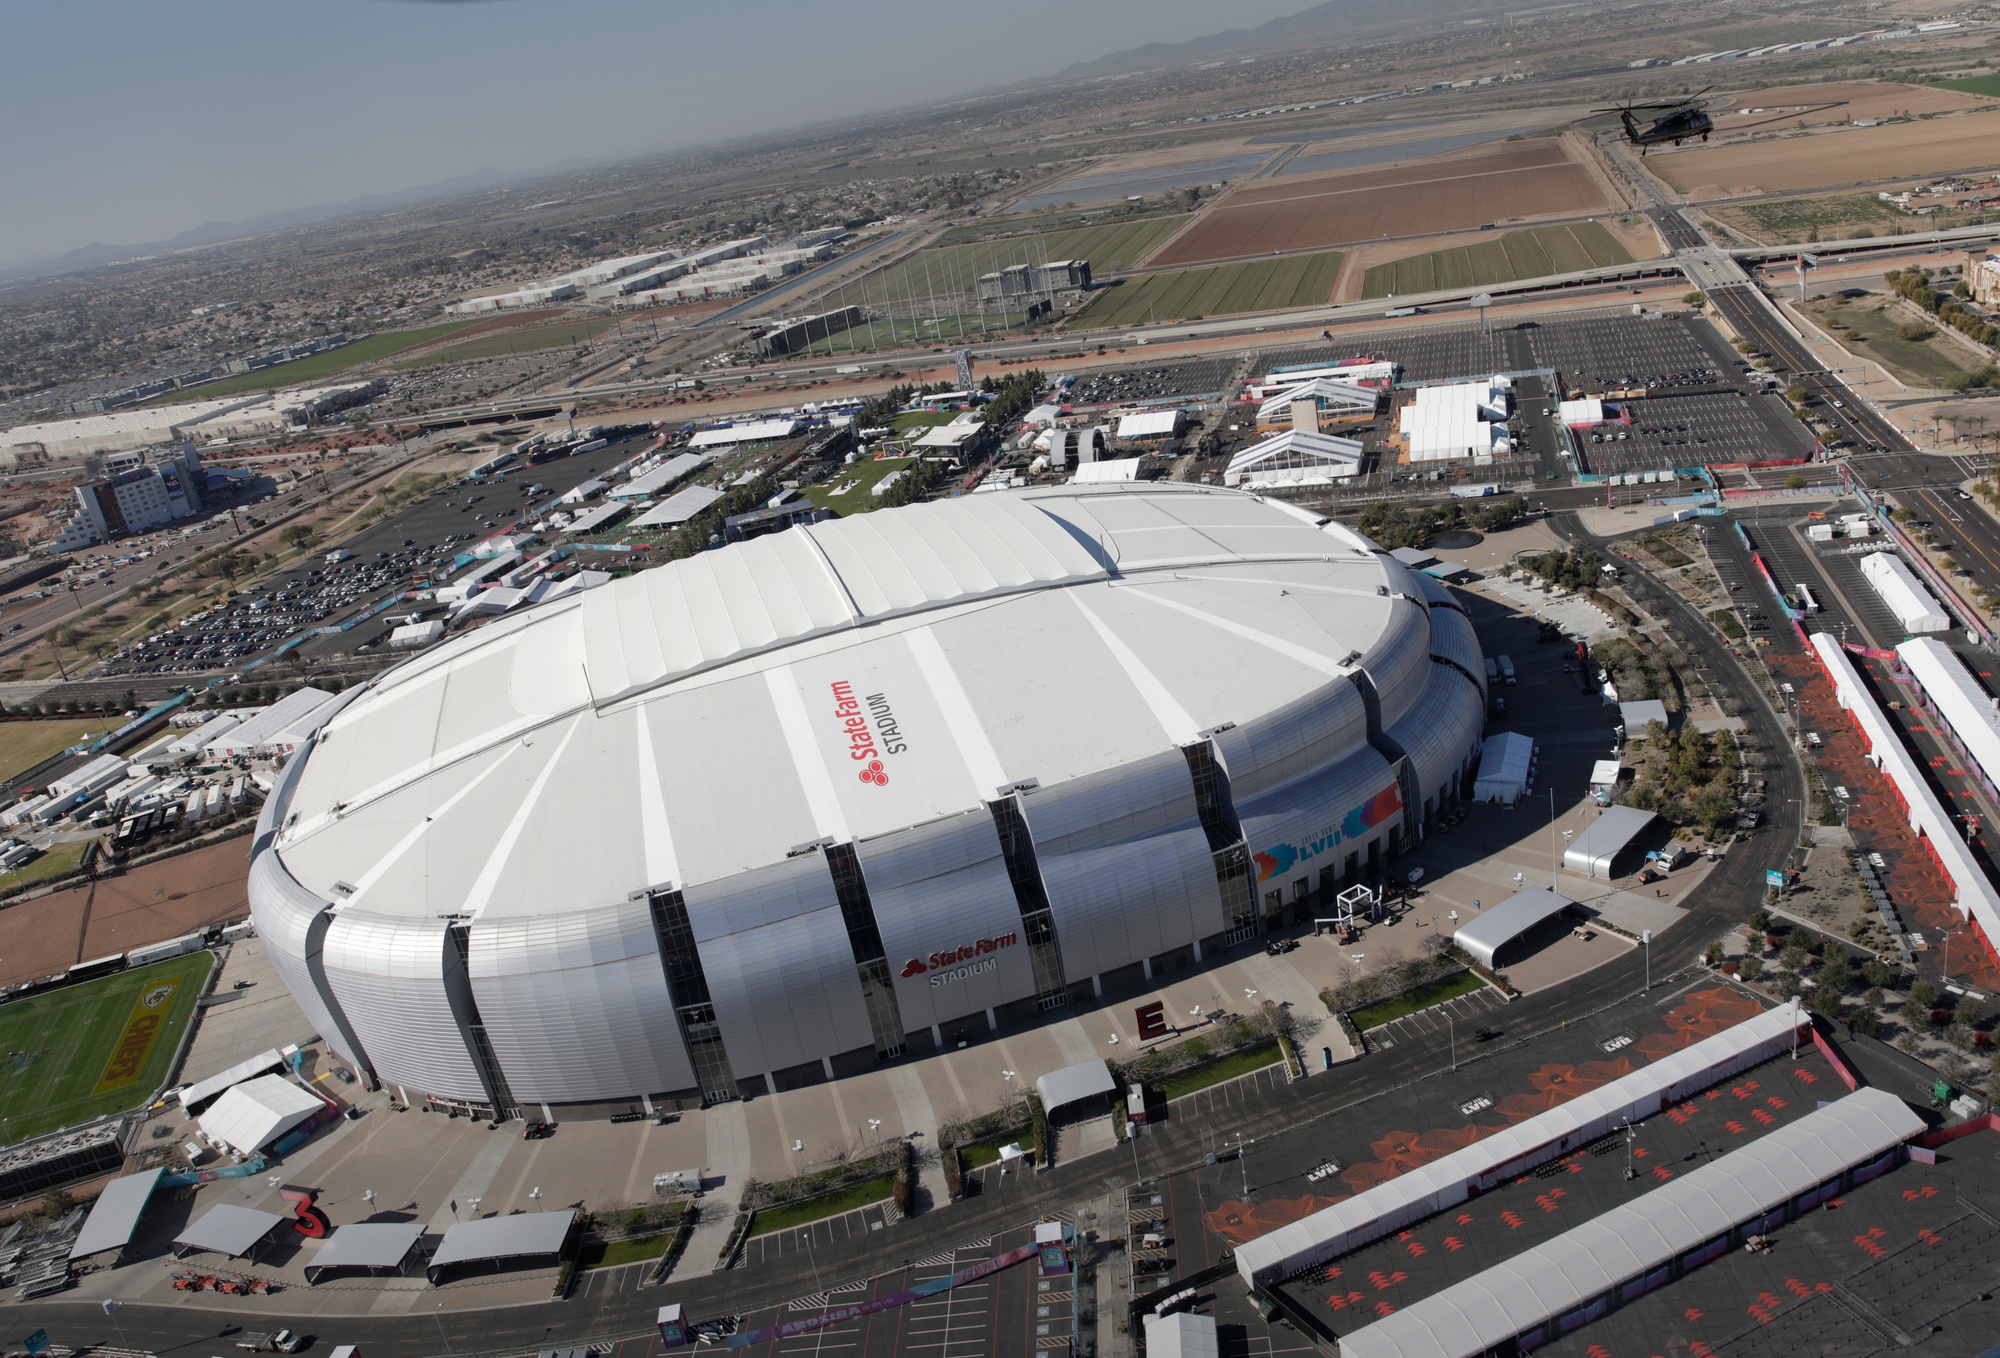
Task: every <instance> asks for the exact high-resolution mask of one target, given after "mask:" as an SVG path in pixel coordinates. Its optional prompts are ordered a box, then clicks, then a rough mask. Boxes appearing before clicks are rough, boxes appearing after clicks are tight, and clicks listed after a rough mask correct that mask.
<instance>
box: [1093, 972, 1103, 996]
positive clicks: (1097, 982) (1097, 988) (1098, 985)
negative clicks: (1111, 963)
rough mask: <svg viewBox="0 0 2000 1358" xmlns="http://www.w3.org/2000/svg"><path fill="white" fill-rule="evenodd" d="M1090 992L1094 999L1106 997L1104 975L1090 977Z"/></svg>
mask: <svg viewBox="0 0 2000 1358" xmlns="http://www.w3.org/2000/svg"><path fill="white" fill-rule="evenodd" d="M1090 994H1091V998H1093V999H1099V1000H1101V999H1103V998H1104V978H1103V977H1102V976H1093V977H1091V978H1090Z"/></svg>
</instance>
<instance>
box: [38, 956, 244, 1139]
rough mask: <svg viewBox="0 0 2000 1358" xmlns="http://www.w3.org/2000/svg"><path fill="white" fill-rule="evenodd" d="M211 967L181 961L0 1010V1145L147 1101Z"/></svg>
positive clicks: (210, 960) (206, 961)
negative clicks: (0, 1143)
mask: <svg viewBox="0 0 2000 1358" xmlns="http://www.w3.org/2000/svg"><path fill="white" fill-rule="evenodd" d="M214 965H215V957H214V955H213V954H211V953H206V952H198V953H190V954H189V955H188V956H186V957H176V958H174V959H173V960H172V961H168V962H155V963H154V964H153V965H151V966H149V967H140V968H138V969H136V970H134V971H127V972H121V973H119V974H118V975H116V976H107V977H105V978H103V979H102V980H97V981H89V982H86V983H85V984H83V985H76V986H70V987H69V988H68V989H66V990H55V991H50V992H48V993H47V994H43V995H35V996H31V997H29V998H27V999H22V1000H14V1001H11V1002H9V1003H7V1004H4V1005H0V1142H7V1143H12V1142H15V1141H19V1140H21V1139H22V1138H23V1137H29V1136H34V1135H37V1134H38V1133H41V1132H48V1131H54V1130H55V1129H56V1128H58V1127H67V1126H69V1125H71V1124H73V1123H78V1122H85V1121H88V1120H89V1119H91V1118H94V1117H102V1116H103V1115H104V1114H106V1113H116V1112H119V1111H120V1110H122V1109H126V1108H131V1107H133V1106H135V1105H137V1104H139V1103H142V1102H144V1101H145V1100H146V1099H149V1098H151V1097H152V1096H153V1093H154V1091H155V1090H157V1089H158V1088H159V1087H160V1085H161V1083H162V1082H164V1081H165V1079H166V1078H167V1070H168V1067H169V1066H170V1065H171V1064H172V1063H173V1059H174V1053H175V1051H177V1050H178V1049H179V1047H180V1042H181V1036H182V1034H183V1033H185V1032H186V1031H187V1025H188V1020H189V1019H190V1018H191V1017H192V1016H193V1014H194V1009H195V1001H197V1000H198V999H200V998H201V993H202V988H203V987H204V986H205V985H207V983H208V973H209V968H211V967H212V966H214Z"/></svg>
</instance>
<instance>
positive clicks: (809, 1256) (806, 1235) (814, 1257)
mask: <svg viewBox="0 0 2000 1358" xmlns="http://www.w3.org/2000/svg"><path fill="white" fill-rule="evenodd" d="M799 1239H801V1240H803V1241H805V1242H806V1260H807V1262H809V1263H810V1264H811V1265H812V1271H813V1291H815V1292H818V1291H820V1290H821V1288H820V1285H819V1253H818V1251H816V1250H814V1249H813V1238H812V1232H811V1231H800V1232H799Z"/></svg>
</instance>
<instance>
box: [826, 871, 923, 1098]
mask: <svg viewBox="0 0 2000 1358" xmlns="http://www.w3.org/2000/svg"><path fill="white" fill-rule="evenodd" d="M826 867H827V871H828V872H830V873H832V874H833V894H834V895H835V896H836V897H837V898H838V899H839V901H840V917H841V919H842V920H844V921H845V922H846V924H847V942H848V946H849V947H851V948H853V949H854V969H855V971H856V972H857V973H858V974H859V975H860V977H861V998H862V1002H863V1003H864V1004H865V1005H866V1006H867V1009H868V1029H869V1031H870V1032H871V1033H873V1034H874V1036H875V1054H876V1056H878V1057H879V1058H881V1059H882V1060H884V1061H887V1060H889V1059H890V1058H892V1057H897V1056H901V1055H902V1054H903V1031H904V1029H903V1011H902V1009H901V1008H900V1007H899V1006H898V1005H897V1003H896V988H895V983H894V982H893V981H891V980H890V978H889V955H888V953H887V952H886V951H884V949H883V947H882V930H881V929H880V927H878V926H877V925H876V923H875V904H874V902H873V901H871V900H869V899H868V882H867V879H866V878H864V877H863V876H862V875H861V860H860V859H859V858H858V857H856V856H855V853H854V846H853V845H852V844H829V845H827V846H826Z"/></svg>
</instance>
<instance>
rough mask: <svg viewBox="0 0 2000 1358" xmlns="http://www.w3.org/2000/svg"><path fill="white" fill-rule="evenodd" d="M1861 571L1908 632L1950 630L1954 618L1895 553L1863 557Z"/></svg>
mask: <svg viewBox="0 0 2000 1358" xmlns="http://www.w3.org/2000/svg"><path fill="white" fill-rule="evenodd" d="M1861 573H1862V574H1863V575H1865V576H1867V577H1868V583H1869V584H1871V585H1873V586H1874V587H1875V592H1876V593H1877V594H1879V595H1881V596H1882V602H1883V603H1885V604H1887V605H1889V608H1890V611H1891V612H1893V613H1894V614H1895V615H1896V620H1897V621H1898V622H1900V623H1902V624H1903V630H1904V631H1906V632H1917V633H1923V632H1949V631H1950V630H1951V618H1950V617H1949V616H1948V615H1947V614H1946V613H1945V611H1944V610H1943V609H1942V608H1940V607H1938V605H1937V602H1936V601H1935V600H1933V599H1932V598H1931V596H1930V594H1929V592H1928V591H1926V590H1925V589H1924V587H1923V586H1922V585H1921V584H1919V583H1918V582H1917V577H1916V576H1914V575H1912V574H1911V573H1910V568H1909V567H1908V566H1905V565H1904V564H1903V559H1902V558H1901V557H1899V556H1897V555H1896V554H1895V553H1894V552H1870V553H1869V554H1868V555H1867V556H1864V557H1862V558H1861Z"/></svg>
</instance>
